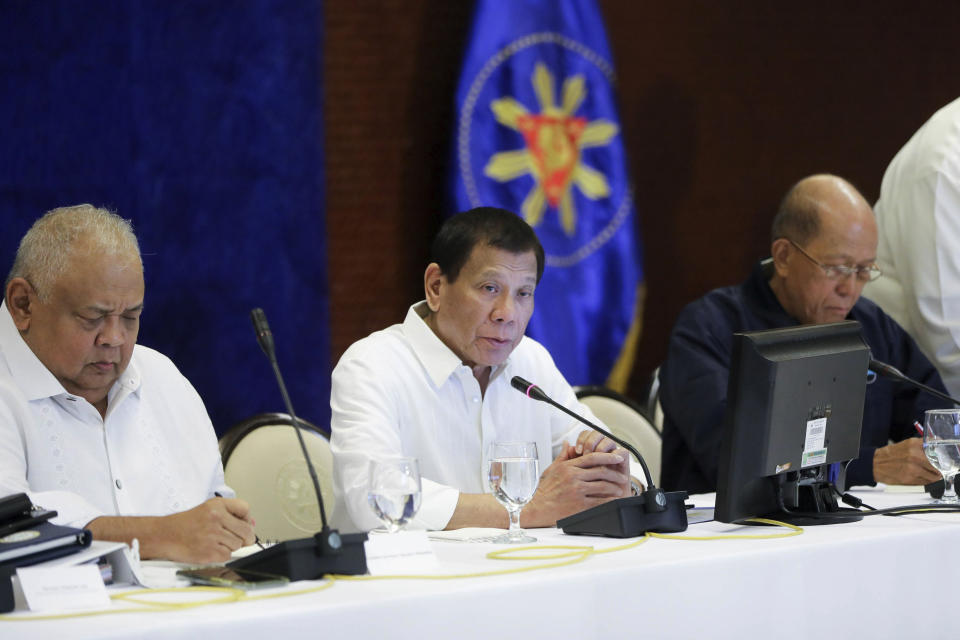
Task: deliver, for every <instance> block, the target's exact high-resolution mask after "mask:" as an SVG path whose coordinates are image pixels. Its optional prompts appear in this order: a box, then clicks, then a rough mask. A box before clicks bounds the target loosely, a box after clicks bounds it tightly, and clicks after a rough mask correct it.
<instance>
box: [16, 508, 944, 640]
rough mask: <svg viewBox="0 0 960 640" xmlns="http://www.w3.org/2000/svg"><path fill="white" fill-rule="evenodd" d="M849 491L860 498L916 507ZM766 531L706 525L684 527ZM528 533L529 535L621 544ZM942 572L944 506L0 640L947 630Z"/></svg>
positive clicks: (30, 627)
mask: <svg viewBox="0 0 960 640" xmlns="http://www.w3.org/2000/svg"><path fill="white" fill-rule="evenodd" d="M860 495H861V496H862V497H863V498H864V499H865V500H866V501H867V502H868V503H870V504H872V505H873V506H875V507H883V506H892V505H894V504H906V503H913V502H921V501H927V498H926V496H922V495H918V494H911V495H904V494H884V493H863V494H860ZM692 500H693V501H694V502H696V503H697V504H698V505H700V504H704V503H707V502H709V501H710V497H706V498H704V497H703V496H694V497H693V498H692ZM774 531H779V530H774V529H769V528H766V527H740V526H733V525H728V524H722V523H717V522H708V523H703V524H698V525H693V526H691V527H690V528H689V529H688V531H687V532H686V535H698V536H699V535H725V534H729V533H746V534H762V533H771V532H774ZM533 533H534V535H539V536H540V538H541V540H542V542H556V541H557V539H558V538H561V539H563V541H564V542H565V543H567V544H591V542H597V544H598V545H601V546H602V545H607V546H609V545H611V544H619V543H622V542H623V541H610V540H602V539H599V540H598V539H593V538H585V537H573V536H562V534H559V533H558V532H556V530H534V532H533ZM681 535H682V534H681ZM433 544H434V550H435V552H436V554H437V556H438V558H439V560H440V562H441V565H442V567H443V570H444V571H486V570H491V569H499V568H507V567H512V566H517V565H519V564H524V563H516V562H507V561H497V560H490V559H487V558H486V557H485V556H486V553H487V552H489V551H490V550H492V549H496V548H502V546H498V545H493V544H477V543H462V542H459V543H458V542H435V543H433ZM958 570H960V513H954V514H923V515H911V516H902V517H897V518H891V517H882V516H878V517H868V518H865V519H864V520H863V521H861V522H856V523H849V524H835V525H829V526H815V527H806V528H805V531H804V533H803V534H802V535H799V536H796V537H792V538H784V539H773V540H720V541H708V542H694V541H678V540H660V539H651V540H648V541H646V542H644V543H643V544H641V545H639V546H637V547H636V548H633V549H629V550H626V551H619V552H615V553H609V554H601V555H594V556H591V557H589V558H588V559H586V560H585V561H583V562H580V563H578V564H575V565H571V566H567V567H560V568H554V569H546V570H543V571H535V572H530V573H521V574H513V575H506V576H496V577H484V578H463V579H456V580H379V581H369V582H347V581H338V582H337V583H336V584H334V585H333V586H332V587H331V588H330V589H328V590H325V591H321V592H319V593H313V594H308V595H299V596H290V597H284V598H277V599H271V600H264V601H258V602H238V603H232V604H226V605H215V606H207V607H200V608H195V609H188V610H181V611H175V612H169V613H131V614H119V615H106V616H96V617H90V618H76V619H66V620H53V621H30V622H8V621H3V622H0V638H8V637H35V638H36V637H44V638H56V637H63V638H67V637H69V638H71V640H73V639H77V638H114V637H116V638H126V637H132V636H136V637H138V638H163V639H170V638H197V637H203V636H207V637H210V638H213V637H217V638H230V639H231V640H237V639H240V638H276V639H278V640H279V639H280V638H283V640H288V639H293V638H338V637H349V638H378V639H379V638H399V637H416V638H456V639H457V640H460V639H469V638H477V639H480V638H482V639H484V640H490V639H491V638H553V639H557V638H607V637H642V638H693V637H704V638H707V637H709V638H744V637H768V638H778V639H779V638H811V637H814V636H822V635H824V634H828V635H830V636H834V637H845V638H871V639H873V638H907V637H911V638H919V637H924V638H946V637H950V638H952V637H954V636H955V635H956V625H955V624H954V623H953V622H952V621H953V615H954V612H955V610H956V603H957V593H958V592H957V590H956V576H957V575H958ZM303 584H305V583H297V586H302V585H303ZM933 611H940V612H941V615H931V612H933Z"/></svg>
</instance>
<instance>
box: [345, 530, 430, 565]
mask: <svg viewBox="0 0 960 640" xmlns="http://www.w3.org/2000/svg"><path fill="white" fill-rule="evenodd" d="M363 544H364V551H365V552H366V554H367V570H368V571H369V572H370V575H374V576H377V575H381V576H382V575H391V574H392V575H396V574H401V573H414V574H422V573H432V572H434V571H436V570H437V569H438V568H439V566H440V563H439V562H437V556H436V555H435V554H434V553H433V547H431V546H430V539H429V538H428V537H427V532H426V531H398V532H396V533H373V532H372V533H371V534H370V537H369V538H368V539H367V541H366V542H365V543H363Z"/></svg>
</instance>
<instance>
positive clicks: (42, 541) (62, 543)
mask: <svg viewBox="0 0 960 640" xmlns="http://www.w3.org/2000/svg"><path fill="white" fill-rule="evenodd" d="M92 539H93V535H92V534H91V533H90V531H89V530H88V529H75V528H73V527H61V526H60V525H56V524H51V523H49V522H41V523H39V524H37V525H36V526H32V527H28V528H26V529H20V530H19V531H15V532H14V533H11V534H8V535H6V536H3V537H2V538H0V565H2V566H12V567H25V566H28V565H31V564H36V563H38V562H43V561H44V560H50V559H53V558H59V557H60V556H65V555H69V554H71V553H73V552H75V551H80V550H81V549H86V548H87V547H89V546H90V542H91V540H92Z"/></svg>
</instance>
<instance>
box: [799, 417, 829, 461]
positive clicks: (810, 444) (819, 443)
mask: <svg viewBox="0 0 960 640" xmlns="http://www.w3.org/2000/svg"><path fill="white" fill-rule="evenodd" d="M826 436H827V419H826V418H817V419H815V420H807V437H806V439H805V440H804V442H803V452H804V453H811V454H812V453H813V452H815V451H820V450H821V449H823V442H824V439H825V438H826ZM802 466H804V467H805V466H807V465H806V464H804V465H802Z"/></svg>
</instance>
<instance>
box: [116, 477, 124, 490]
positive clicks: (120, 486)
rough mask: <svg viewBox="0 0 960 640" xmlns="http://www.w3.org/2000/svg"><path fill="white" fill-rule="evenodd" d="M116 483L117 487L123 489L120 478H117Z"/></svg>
mask: <svg viewBox="0 0 960 640" xmlns="http://www.w3.org/2000/svg"><path fill="white" fill-rule="evenodd" d="M116 485H117V489H123V483H122V482H120V478H117V481H116Z"/></svg>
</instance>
